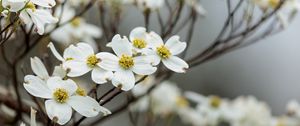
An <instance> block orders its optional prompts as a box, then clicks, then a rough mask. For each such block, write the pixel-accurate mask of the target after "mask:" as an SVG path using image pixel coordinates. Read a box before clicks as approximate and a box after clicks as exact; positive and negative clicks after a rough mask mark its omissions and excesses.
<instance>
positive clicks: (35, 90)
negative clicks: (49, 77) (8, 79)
mask: <svg viewBox="0 0 300 126" xmlns="http://www.w3.org/2000/svg"><path fill="white" fill-rule="evenodd" d="M24 81H25V82H24V84H23V85H24V88H25V89H26V91H27V92H28V93H30V94H31V95H33V96H35V97H41V98H52V93H51V91H50V89H49V88H48V87H47V85H46V82H45V81H43V80H41V79H40V78H38V77H36V76H33V75H27V76H25V78H24Z"/></svg>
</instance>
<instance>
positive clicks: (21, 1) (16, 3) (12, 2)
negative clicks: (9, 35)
mask: <svg viewBox="0 0 300 126" xmlns="http://www.w3.org/2000/svg"><path fill="white" fill-rule="evenodd" d="M25 4H26V1H25V0H2V5H3V7H5V8H6V7H9V11H11V12H17V11H19V10H21V9H22V8H23V7H24V6H25Z"/></svg>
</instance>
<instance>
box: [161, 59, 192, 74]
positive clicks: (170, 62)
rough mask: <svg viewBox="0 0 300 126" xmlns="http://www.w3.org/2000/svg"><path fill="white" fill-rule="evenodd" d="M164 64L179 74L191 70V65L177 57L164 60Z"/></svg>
mask: <svg viewBox="0 0 300 126" xmlns="http://www.w3.org/2000/svg"><path fill="white" fill-rule="evenodd" d="M162 62H163V64H164V65H165V66H166V67H167V68H169V69H170V70H172V71H174V72H177V73H185V71H186V69H188V68H189V65H188V64H187V63H186V62H185V61H184V60H182V59H180V58H179V57H177V56H171V57H169V58H168V59H163V60H162Z"/></svg>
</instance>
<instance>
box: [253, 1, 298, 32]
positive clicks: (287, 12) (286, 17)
mask: <svg viewBox="0 0 300 126" xmlns="http://www.w3.org/2000/svg"><path fill="white" fill-rule="evenodd" d="M251 2H252V3H253V5H257V6H258V7H259V8H260V9H261V10H262V11H263V12H269V11H274V10H275V9H276V8H277V7H279V5H280V4H281V3H282V2H283V5H282V8H281V9H280V10H278V11H277V12H276V17H277V19H278V20H279V21H280V22H281V25H282V26H283V27H286V26H287V25H288V23H289V22H290V21H291V20H292V19H293V17H294V16H295V13H296V12H298V11H299V10H300V1H299V0H283V1H281V0H251Z"/></svg>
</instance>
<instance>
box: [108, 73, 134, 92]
mask: <svg viewBox="0 0 300 126" xmlns="http://www.w3.org/2000/svg"><path fill="white" fill-rule="evenodd" d="M112 84H113V85H114V86H115V87H121V89H122V90H124V91H128V90H130V89H132V88H133V87H134V84H135V77H134V74H133V73H132V71H130V70H120V71H117V72H115V73H114V76H113V78H112Z"/></svg>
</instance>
